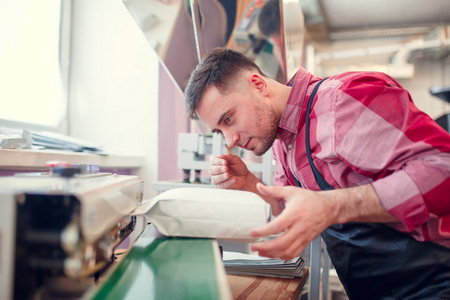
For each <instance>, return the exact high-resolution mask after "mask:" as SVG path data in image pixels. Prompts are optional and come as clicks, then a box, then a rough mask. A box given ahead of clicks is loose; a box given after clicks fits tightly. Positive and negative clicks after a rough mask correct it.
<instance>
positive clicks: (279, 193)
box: [256, 182, 287, 199]
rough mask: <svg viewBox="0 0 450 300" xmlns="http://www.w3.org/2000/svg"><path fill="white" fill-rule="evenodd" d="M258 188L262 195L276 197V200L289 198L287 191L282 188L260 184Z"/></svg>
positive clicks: (257, 185)
mask: <svg viewBox="0 0 450 300" xmlns="http://www.w3.org/2000/svg"><path fill="white" fill-rule="evenodd" d="M256 188H257V189H258V191H260V192H261V194H263V195H265V196H269V197H274V198H276V199H285V198H286V196H287V193H286V189H285V187H282V186H267V185H264V184H262V183H260V182H258V183H257V184H256Z"/></svg>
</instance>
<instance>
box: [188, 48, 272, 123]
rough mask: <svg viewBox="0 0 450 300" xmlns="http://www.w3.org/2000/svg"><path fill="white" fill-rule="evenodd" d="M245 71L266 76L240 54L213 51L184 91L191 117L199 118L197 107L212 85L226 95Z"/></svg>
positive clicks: (196, 69)
mask: <svg viewBox="0 0 450 300" xmlns="http://www.w3.org/2000/svg"><path fill="white" fill-rule="evenodd" d="M243 70H249V71H257V72H258V73H259V74H261V75H262V76H265V75H264V74H263V72H262V71H261V69H260V68H259V67H258V66H257V65H256V64H255V63H254V62H253V61H252V60H250V59H249V58H248V57H246V56H245V55H244V54H242V53H240V52H237V51H234V50H231V49H227V48H215V49H214V50H212V51H211V52H210V53H209V54H208V55H207V56H206V57H205V58H204V59H203V60H202V62H201V63H200V64H199V65H198V66H197V67H196V68H195V70H194V71H193V72H192V74H191V77H190V78H189V83H188V85H187V86H186V90H185V91H184V104H185V107H186V112H187V114H188V115H189V117H190V118H191V119H194V118H196V117H197V116H196V109H197V106H198V104H199V102H200V99H201V98H202V97H203V94H204V93H205V91H206V89H207V88H208V87H209V86H210V85H214V86H215V87H216V88H217V89H218V90H219V91H220V92H221V93H226V92H227V91H229V90H230V88H231V86H232V84H233V82H234V80H235V79H236V78H237V75H239V74H240V73H241V72H242V71H243Z"/></svg>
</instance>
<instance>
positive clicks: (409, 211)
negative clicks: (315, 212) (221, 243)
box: [273, 69, 450, 247]
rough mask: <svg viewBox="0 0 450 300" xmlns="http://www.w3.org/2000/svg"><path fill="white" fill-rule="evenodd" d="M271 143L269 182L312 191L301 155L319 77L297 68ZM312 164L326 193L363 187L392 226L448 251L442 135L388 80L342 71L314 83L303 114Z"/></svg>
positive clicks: (448, 150) (446, 157)
mask: <svg viewBox="0 0 450 300" xmlns="http://www.w3.org/2000/svg"><path fill="white" fill-rule="evenodd" d="M292 80H293V81H294V82H293V86H292V91H291V94H290V96H289V99H288V102H287V105H286V108H285V110H284V112H283V115H282V118H281V121H280V124H279V128H278V134H279V136H280V139H279V140H276V141H275V143H274V146H273V153H274V159H275V161H276V162H277V164H276V166H277V167H276V172H275V184H276V185H294V186H295V182H294V180H293V178H292V176H291V172H292V174H294V176H295V177H296V178H297V179H298V181H299V182H300V184H301V185H302V187H304V188H307V189H310V190H320V189H319V187H318V186H317V184H316V182H315V179H314V175H313V174H312V171H311V168H310V166H309V164H308V160H307V157H306V150H305V111H306V105H304V104H305V103H306V101H307V100H308V97H309V95H310V94H311V92H312V89H313V88H314V86H315V84H316V83H317V82H318V81H319V80H320V78H318V77H315V76H313V75H312V74H311V73H308V72H307V71H306V70H304V69H300V70H299V71H298V72H297V74H296V75H295V76H294V77H293V79H292ZM310 120H311V123H310V124H311V130H310V142H311V153H312V157H313V159H314V164H315V166H316V167H317V169H318V170H319V172H320V173H321V174H322V176H323V177H324V178H325V180H326V181H327V182H328V183H329V184H330V185H331V186H333V187H334V188H345V187H353V186H358V185H362V184H367V183H371V184H372V186H373V187H374V189H375V191H376V193H377V195H378V197H379V198H380V201H381V203H382V205H383V206H384V207H385V208H386V209H387V210H388V211H389V213H391V214H392V215H393V216H395V217H396V218H397V219H398V220H400V222H399V223H395V224H390V225H391V226H392V227H393V228H395V229H397V230H400V231H404V232H409V233H410V234H411V235H412V236H414V238H416V239H417V240H420V241H429V240H432V241H435V242H436V243H439V244H442V245H444V246H447V247H450V135H449V134H448V133H446V132H445V131H444V130H443V129H442V128H440V127H439V126H438V125H437V124H436V123H435V122H434V121H433V120H432V119H431V118H430V117H429V116H428V115H426V114H425V113H423V112H421V111H420V110H418V109H417V107H416V106H415V105H414V103H413V102H412V99H411V97H410V95H409V93H408V92H407V91H406V90H405V89H403V88H402V87H401V86H400V84H399V83H398V82H396V81H395V80H394V79H393V78H391V77H389V76H387V75H385V74H383V73H378V72H364V73H363V72H348V73H343V74H340V75H336V76H332V77H330V78H328V79H327V80H326V81H325V82H323V83H322V85H321V86H320V88H319V90H318V92H317V96H316V98H315V101H314V103H313V107H312V112H311V115H310Z"/></svg>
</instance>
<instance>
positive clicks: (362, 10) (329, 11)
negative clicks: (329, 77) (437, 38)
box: [300, 0, 450, 40]
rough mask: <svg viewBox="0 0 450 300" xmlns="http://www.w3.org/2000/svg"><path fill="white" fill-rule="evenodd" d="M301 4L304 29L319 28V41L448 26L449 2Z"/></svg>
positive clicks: (314, 0)
mask: <svg viewBox="0 0 450 300" xmlns="http://www.w3.org/2000/svg"><path fill="white" fill-rule="evenodd" d="M300 4H301V6H302V9H303V13H304V15H305V22H306V25H307V26H309V27H313V26H320V27H322V28H321V30H324V31H325V34H326V35H325V36H324V35H322V36H321V37H326V38H329V39H332V40H334V39H339V38H347V37H346V36H345V35H339V34H343V33H345V32H364V31H375V30H376V31H377V32H378V33H379V34H380V35H383V34H389V32H391V34H393V32H394V31H393V29H405V30H406V29H409V30H413V31H414V28H424V27H435V26H439V25H441V26H442V25H449V24H450V1H448V0H426V1H425V0H339V1H336V0H300ZM383 30H384V31H385V32H384V33H383ZM419 30H420V29H419ZM397 32H398V33H401V32H402V31H400V30H399V31H397ZM405 32H406V31H405ZM322 34H323V33H322Z"/></svg>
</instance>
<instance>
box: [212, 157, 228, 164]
mask: <svg viewBox="0 0 450 300" xmlns="http://www.w3.org/2000/svg"><path fill="white" fill-rule="evenodd" d="M211 165H213V166H224V165H226V158H225V155H224V154H220V155H217V156H214V157H213V158H212V160H211Z"/></svg>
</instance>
